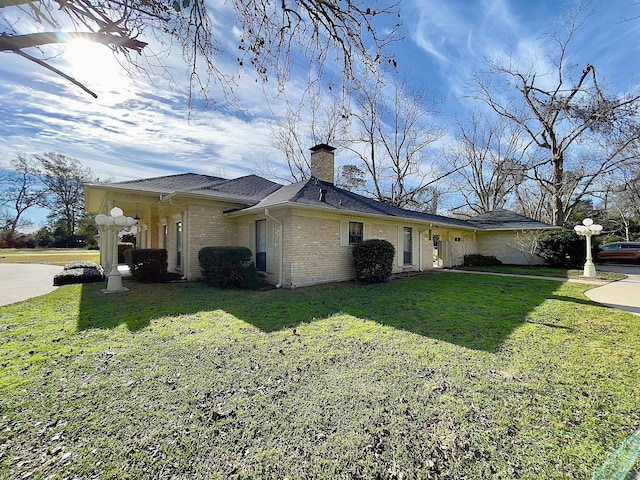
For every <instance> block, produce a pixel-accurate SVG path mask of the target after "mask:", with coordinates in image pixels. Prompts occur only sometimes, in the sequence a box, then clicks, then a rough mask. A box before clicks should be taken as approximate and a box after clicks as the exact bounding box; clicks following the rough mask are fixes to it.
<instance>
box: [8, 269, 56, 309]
mask: <svg viewBox="0 0 640 480" xmlns="http://www.w3.org/2000/svg"><path fill="white" fill-rule="evenodd" d="M61 271H62V267H60V266H58V265H42V264H37V263H0V306H3V305H9V304H11V303H16V302H21V301H23V300H27V299H29V298H33V297H39V296H40V295H45V294H47V293H50V292H53V291H54V290H55V289H56V288H58V287H54V286H53V277H54V276H55V274H56V273H60V272H61Z"/></svg>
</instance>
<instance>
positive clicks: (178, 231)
mask: <svg viewBox="0 0 640 480" xmlns="http://www.w3.org/2000/svg"><path fill="white" fill-rule="evenodd" d="M176 267H178V268H180V267H182V222H176Z"/></svg>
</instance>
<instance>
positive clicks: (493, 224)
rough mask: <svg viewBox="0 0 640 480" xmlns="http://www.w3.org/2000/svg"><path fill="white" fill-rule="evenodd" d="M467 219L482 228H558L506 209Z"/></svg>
mask: <svg viewBox="0 0 640 480" xmlns="http://www.w3.org/2000/svg"><path fill="white" fill-rule="evenodd" d="M467 221H468V222H469V223H470V224H472V225H474V226H476V227H477V228H479V229H481V230H505V229H509V230H542V229H547V228H557V227H553V226H552V225H549V224H547V223H543V222H539V221H537V220H533V219H532V218H529V217H525V216H524V215H520V214H518V213H515V212H512V211H510V210H504V209H498V210H493V211H491V212H487V213H483V214H482V215H478V216H477V217H473V218H470V219H469V220H467Z"/></svg>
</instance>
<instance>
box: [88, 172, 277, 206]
mask: <svg viewBox="0 0 640 480" xmlns="http://www.w3.org/2000/svg"><path fill="white" fill-rule="evenodd" d="M98 186H107V187H109V188H117V189H121V190H134V191H138V192H149V193H158V194H162V195H170V194H180V193H182V194H196V195H205V196H211V197H216V198H224V199H228V200H232V201H238V202H241V203H247V204H250V205H253V204H255V203H257V202H259V201H260V200H261V199H263V198H264V197H265V196H267V195H269V194H270V193H272V192H274V191H276V190H278V189H279V188H281V187H282V185H280V184H279V183H275V182H272V181H270V180H267V179H266V178H262V177H258V176H257V175H247V176H245V177H240V178H234V179H232V180H227V179H225V178H222V177H213V176H211V175H201V174H197V173H183V174H178V175H167V176H164V177H154V178H144V179H142V180H129V181H124V182H115V183H109V184H105V185H98Z"/></svg>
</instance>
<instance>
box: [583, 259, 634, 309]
mask: <svg viewBox="0 0 640 480" xmlns="http://www.w3.org/2000/svg"><path fill="white" fill-rule="evenodd" d="M596 270H600V271H602V272H617V273H623V274H625V275H627V278H626V279H624V280H619V281H617V282H612V283H607V284H606V285H603V286H601V287H598V288H594V289H592V290H589V291H588V292H586V295H587V297H589V298H590V299H591V300H593V301H594V302H598V303H602V304H604V305H607V306H609V307H614V308H619V309H620V310H624V311H626V312H631V313H633V314H634V315H640V266H637V265H614V264H601V265H596Z"/></svg>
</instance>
